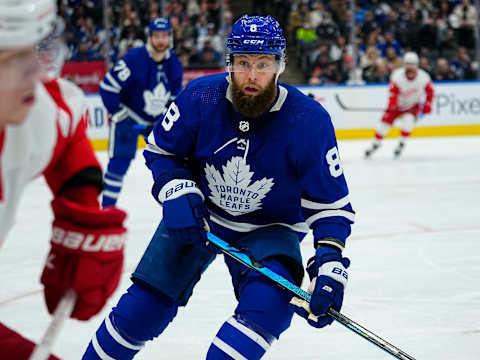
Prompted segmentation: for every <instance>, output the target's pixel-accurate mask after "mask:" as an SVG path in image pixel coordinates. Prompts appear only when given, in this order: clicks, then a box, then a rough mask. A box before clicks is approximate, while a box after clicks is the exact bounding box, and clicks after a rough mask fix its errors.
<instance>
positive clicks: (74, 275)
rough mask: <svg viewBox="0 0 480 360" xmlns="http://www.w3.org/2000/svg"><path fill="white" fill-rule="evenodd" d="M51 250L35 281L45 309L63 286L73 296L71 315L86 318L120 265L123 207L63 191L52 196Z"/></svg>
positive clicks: (113, 282)
mask: <svg viewBox="0 0 480 360" xmlns="http://www.w3.org/2000/svg"><path fill="white" fill-rule="evenodd" d="M52 209H53V213H54V216H55V219H54V221H53V230H52V233H53V234H52V239H51V250H50V252H49V254H48V257H47V261H46V264H45V267H44V269H43V273H42V277H41V280H40V281H41V283H42V284H43V285H44V286H45V288H44V295H45V301H46V303H47V307H48V311H49V312H50V313H53V312H54V311H55V308H56V307H57V305H58V303H59V301H60V299H61V298H62V297H63V295H64V294H65V292H66V290H67V289H69V288H72V289H73V290H74V291H75V292H76V294H77V302H76V304H75V307H74V309H73V312H72V315H71V317H73V318H76V319H78V320H88V319H90V318H91V317H92V316H93V315H95V314H97V313H98V312H99V311H100V310H101V309H102V308H103V306H104V305H105V303H106V301H107V299H108V298H109V297H110V295H111V294H112V293H113V292H114V291H115V289H116V288H117V286H118V283H119V280H120V276H121V273H122V268H123V248H124V242H125V239H126V229H125V228H124V227H123V225H122V224H123V222H124V220H125V217H126V213H125V212H124V211H123V210H120V209H117V208H115V207H109V208H106V209H99V208H94V207H87V206H84V205H80V204H77V203H75V202H72V201H70V200H67V199H65V198H63V197H60V198H56V199H54V200H53V201H52Z"/></svg>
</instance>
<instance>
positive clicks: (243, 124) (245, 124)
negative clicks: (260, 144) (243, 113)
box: [238, 120, 250, 132]
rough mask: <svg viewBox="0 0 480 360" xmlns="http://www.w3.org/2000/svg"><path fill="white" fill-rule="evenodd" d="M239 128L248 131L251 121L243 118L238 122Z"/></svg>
mask: <svg viewBox="0 0 480 360" xmlns="http://www.w3.org/2000/svg"><path fill="white" fill-rule="evenodd" d="M238 130H240V131H243V132H247V131H248V130H250V123H249V122H248V121H245V120H242V121H240V122H239V123H238Z"/></svg>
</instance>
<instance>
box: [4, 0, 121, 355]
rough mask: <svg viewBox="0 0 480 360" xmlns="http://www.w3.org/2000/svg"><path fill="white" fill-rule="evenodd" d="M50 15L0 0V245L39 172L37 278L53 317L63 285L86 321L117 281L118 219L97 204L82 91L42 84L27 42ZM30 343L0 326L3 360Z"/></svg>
mask: <svg viewBox="0 0 480 360" xmlns="http://www.w3.org/2000/svg"><path fill="white" fill-rule="evenodd" d="M55 18H56V9H55V4H54V1H53V0H16V1H11V0H0V244H1V243H3V241H4V240H5V238H6V236H7V233H8V231H9V230H10V228H11V227H12V225H13V223H14V217H15V213H16V210H17V207H18V204H19V200H20V196H21V195H22V192H23V190H24V188H25V186H26V185H27V183H28V182H29V181H31V180H32V179H33V178H35V177H37V176H39V175H40V174H42V175H44V176H45V180H46V182H47V184H48V186H49V187H50V189H51V191H52V194H53V201H52V203H51V205H52V209H53V213H54V221H53V231H52V233H53V235H52V239H51V250H50V252H49V254H48V257H47V261H46V264H45V267H44V270H43V273H42V277H41V283H42V284H43V285H44V296H45V301H46V304H47V307H48V310H49V312H50V313H52V312H53V311H55V308H56V307H57V305H58V303H59V301H60V299H61V298H62V297H63V295H64V294H65V292H66V291H67V289H70V288H71V289H73V290H74V291H75V292H76V295H77V300H76V303H75V306H74V309H73V312H72V314H71V316H72V317H73V318H76V319H79V320H88V319H89V318H91V317H92V316H93V315H95V314H97V313H98V312H99V311H100V310H101V309H102V308H103V306H104V305H105V302H106V300H107V299H108V297H109V296H110V295H111V294H112V293H113V291H114V290H115V288H116V287H117V285H118V282H119V279H120V275H121V272H122V267H123V242H124V239H125V233H126V229H125V228H124V227H123V225H122V224H123V221H124V219H125V216H126V214H125V213H124V212H123V211H122V210H119V209H117V208H113V207H112V208H109V209H105V210H102V209H101V208H100V205H99V203H98V195H99V193H100V191H101V189H102V188H103V182H102V171H101V168H100V164H99V163H98V161H97V159H96V157H95V154H94V152H93V149H92V147H91V145H90V142H89V140H88V138H87V136H86V126H87V117H88V114H87V112H86V108H85V104H84V96H83V93H82V92H81V90H80V89H78V88H77V87H76V86H75V85H73V84H71V83H69V82H67V81H65V80H54V79H51V80H41V77H42V72H41V67H40V65H39V62H38V58H37V54H36V48H35V44H36V43H38V42H39V41H40V40H41V39H42V38H44V37H45V36H47V35H48V34H49V33H50V32H51V31H52V27H53V26H52V24H53V22H54V20H55ZM16 241H22V242H24V243H25V253H26V254H27V253H28V249H29V242H30V241H43V239H38V238H37V237H36V236H35V234H32V236H31V238H26V239H25V238H24V239H16ZM27 256H28V255H27ZM34 346H35V344H34V343H33V342H32V341H30V340H27V339H25V338H23V337H22V336H21V335H20V334H18V333H16V332H15V331H13V330H11V329H9V328H8V327H6V326H5V325H3V324H1V323H0V358H1V359H3V360H5V359H8V360H12V359H15V360H17V359H18V360H23V359H28V358H29V356H30V354H31V353H32V351H33V348H34ZM50 358H51V359H55V357H54V356H51V357H50Z"/></svg>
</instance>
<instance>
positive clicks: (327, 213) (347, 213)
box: [305, 210, 355, 226]
mask: <svg viewBox="0 0 480 360" xmlns="http://www.w3.org/2000/svg"><path fill="white" fill-rule="evenodd" d="M334 216H341V217H344V218H347V219H348V220H350V221H352V222H353V221H355V214H353V213H351V212H350V211H346V210H324V211H321V212H319V213H317V214H315V215H312V216H310V217H309V218H308V219H307V220H305V222H306V223H307V224H308V226H311V225H312V224H313V223H314V222H315V221H317V220H318V219H323V218H327V217H334Z"/></svg>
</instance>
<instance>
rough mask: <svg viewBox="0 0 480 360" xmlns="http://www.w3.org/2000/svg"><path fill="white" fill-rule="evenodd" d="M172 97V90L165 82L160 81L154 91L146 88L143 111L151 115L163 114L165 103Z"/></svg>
mask: <svg viewBox="0 0 480 360" xmlns="http://www.w3.org/2000/svg"><path fill="white" fill-rule="evenodd" d="M169 98H170V91H167V90H166V89H165V85H164V84H163V83H159V84H158V85H157V86H156V87H155V89H153V91H150V90H145V91H144V92H143V100H144V102H145V107H144V109H143V111H145V113H146V114H148V115H151V116H158V115H161V114H162V113H163V112H164V111H165V105H166V104H167V101H168V99H169Z"/></svg>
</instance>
